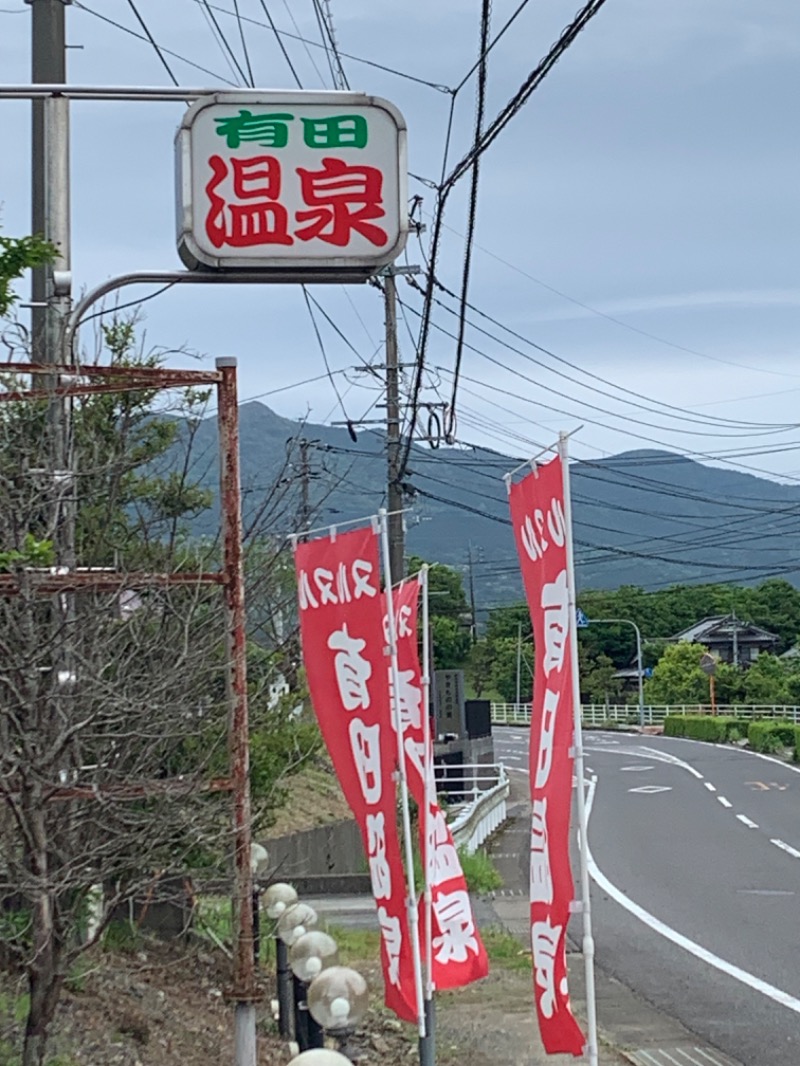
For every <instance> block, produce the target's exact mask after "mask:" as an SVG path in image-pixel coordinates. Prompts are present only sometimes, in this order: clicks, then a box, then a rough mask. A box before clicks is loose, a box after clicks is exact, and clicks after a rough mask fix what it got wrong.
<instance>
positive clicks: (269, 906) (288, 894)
mask: <svg viewBox="0 0 800 1066" xmlns="http://www.w3.org/2000/svg"><path fill="white" fill-rule="evenodd" d="M295 903H297V889H296V888H295V887H294V885H287V884H286V883H285V882H283V881H276V882H275V884H274V885H270V886H269V888H268V889H267V891H266V892H265V893H264V907H265V908H266V911H267V914H268V915H269V916H270V918H275V919H278V918H280V916H281V915H282V914H283V912H284V911H285V910H286V908H287V907H291V906H292V905H293V904H295Z"/></svg>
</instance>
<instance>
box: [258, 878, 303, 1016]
mask: <svg viewBox="0 0 800 1066" xmlns="http://www.w3.org/2000/svg"><path fill="white" fill-rule="evenodd" d="M295 903H297V890H296V889H295V888H294V886H293V885H287V884H286V883H285V882H283V881H276V883H275V884H274V885H270V886H269V888H268V889H267V891H266V892H265V893H264V907H265V908H266V911H267V914H268V915H269V917H270V918H272V919H274V920H275V921H277V920H278V919H279V918H280V917H281V915H282V914H283V913H284V911H285V910H287V908H289V907H292V906H293V905H294V904H295ZM275 983H276V985H277V989H278V1032H279V1033H280V1035H281V1036H289V1035H290V1032H291V1026H290V1023H289V1019H290V1018H291V1015H292V986H291V981H290V980H289V949H288V948H287V946H286V944H285V943H284V942H283V940H282V938H281V937H280V936H278V935H277V931H276V935H275Z"/></svg>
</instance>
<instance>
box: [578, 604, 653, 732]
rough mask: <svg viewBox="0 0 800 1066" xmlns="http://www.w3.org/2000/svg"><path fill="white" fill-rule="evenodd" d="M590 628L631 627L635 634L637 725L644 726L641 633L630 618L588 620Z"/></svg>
mask: <svg viewBox="0 0 800 1066" xmlns="http://www.w3.org/2000/svg"><path fill="white" fill-rule="evenodd" d="M588 625H590V626H598V625H599V626H633V628H634V631H635V633H636V670H637V673H638V678H639V686H638V687H639V725H640V726H644V664H643V661H642V631H641V630H640V629H639V627H638V625H637V624H636V623H635V622H634V621H633V619H632V618H589V619H588Z"/></svg>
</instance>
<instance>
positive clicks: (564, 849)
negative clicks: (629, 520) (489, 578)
mask: <svg viewBox="0 0 800 1066" xmlns="http://www.w3.org/2000/svg"><path fill="white" fill-rule="evenodd" d="M509 503H510V506H511V521H512V523H513V526H514V537H515V539H516V542H517V552H518V553H519V559H520V565H521V569H522V578H523V582H524V585H525V593H526V596H527V600H528V609H529V610H530V615H531V621H532V623H533V641H534V649H535V671H534V686H533V707H532V709H531V739H530V781H531V865H530V892H531V947H532V952H533V968H534V992H535V998H536V1011H537V1014H538V1017H539V1028H540V1031H541V1034H542V1042H543V1043H544V1046H545V1050H546V1051H547V1052H548V1054H551V1055H554V1054H558V1053H566V1054H571V1055H575V1056H579V1055H582V1054H583V1051H584V1046H585V1044H586V1040H585V1038H584V1036H583V1033H582V1032H581V1030H580V1028H579V1026H578V1023H577V1022H576V1021H575V1018H574V1017H573V1015H572V1010H571V1007H570V1001H569V991H568V988H567V953H566V934H567V923H568V921H569V914H570V904H571V903H572V900H573V883H572V871H571V869H570V861H569V821H570V806H571V800H572V766H573V739H574V706H573V703H574V689H573V677H572V659H571V650H570V643H571V641H573V640H574V639H575V619H574V617H572V612H571V610H570V595H569V573H568V558H567V552H568V548H567V538H568V536H570V531H569V530H568V529H567V523H566V520H565V518H564V479H563V470H562V463H561V459H560V458H559V457H557V458H555V459H553V460H552V461H551V462H549V463H547V464H545V465H543V466H540V467H537V468H536V470H535V471H533V472H532V473H530V474H528V476H527V477H525V478H524V479H523V480H522V481H518V482H517V483H516V484H512V485H510V486H509Z"/></svg>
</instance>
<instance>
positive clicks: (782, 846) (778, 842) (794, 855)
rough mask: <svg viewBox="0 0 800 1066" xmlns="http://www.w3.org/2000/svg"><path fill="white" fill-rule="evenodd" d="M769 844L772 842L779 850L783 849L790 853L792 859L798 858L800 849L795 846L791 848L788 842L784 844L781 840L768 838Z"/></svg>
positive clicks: (799, 857)
mask: <svg viewBox="0 0 800 1066" xmlns="http://www.w3.org/2000/svg"><path fill="white" fill-rule="evenodd" d="M770 844H774V845H775V847H776V848H780V849H781V851H785V852H786V854H787V855H791V856H792V858H794V859H800V851H798V850H797V848H793V847H792V846H791V845H790V844H784V842H783V841H782V840H770Z"/></svg>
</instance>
